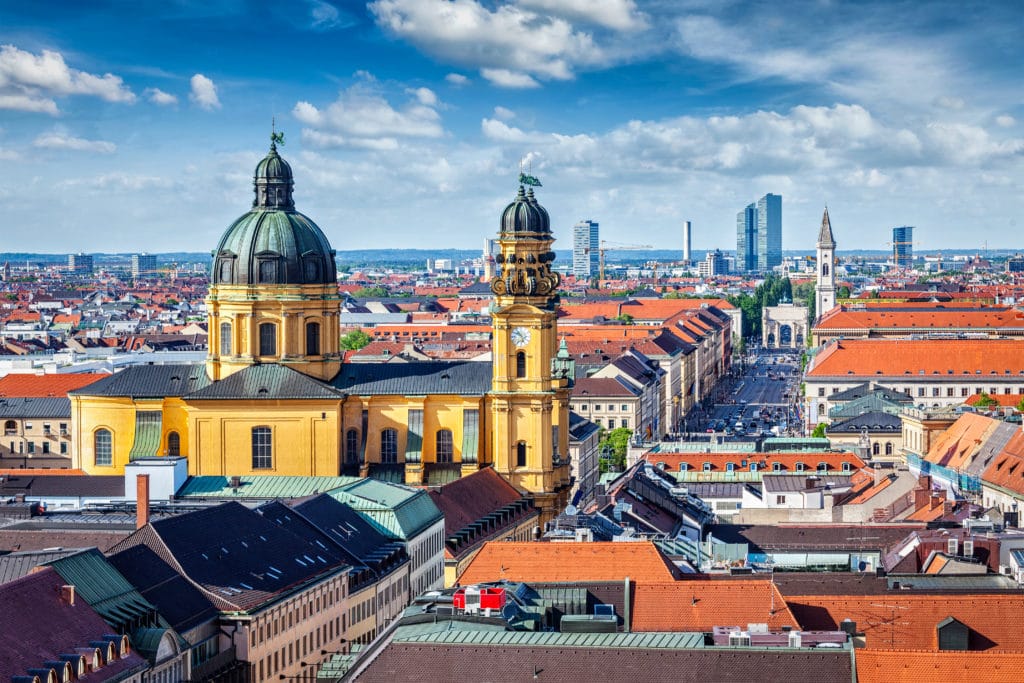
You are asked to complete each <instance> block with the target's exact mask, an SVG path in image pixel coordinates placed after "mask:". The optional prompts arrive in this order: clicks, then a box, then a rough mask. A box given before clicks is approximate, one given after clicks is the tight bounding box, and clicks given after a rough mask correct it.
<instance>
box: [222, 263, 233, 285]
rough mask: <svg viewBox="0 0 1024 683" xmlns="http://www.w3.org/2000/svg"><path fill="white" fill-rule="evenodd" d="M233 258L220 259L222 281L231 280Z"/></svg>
mask: <svg viewBox="0 0 1024 683" xmlns="http://www.w3.org/2000/svg"><path fill="white" fill-rule="evenodd" d="M231 266H232V264H231V259H229V258H222V259H221V260H220V281H221V282H231Z"/></svg>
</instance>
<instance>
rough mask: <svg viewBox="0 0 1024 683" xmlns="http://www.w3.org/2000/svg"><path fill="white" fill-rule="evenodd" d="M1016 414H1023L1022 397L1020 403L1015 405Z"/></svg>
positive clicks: (1023, 402) (1023, 404)
mask: <svg viewBox="0 0 1024 683" xmlns="http://www.w3.org/2000/svg"><path fill="white" fill-rule="evenodd" d="M1017 412H1018V413H1024V397H1022V398H1021V399H1020V402H1019V403H1018V404H1017Z"/></svg>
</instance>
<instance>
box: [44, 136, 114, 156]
mask: <svg viewBox="0 0 1024 683" xmlns="http://www.w3.org/2000/svg"><path fill="white" fill-rule="evenodd" d="M32 145H33V146H34V147H40V148H42V149H69V150H73V151H76V152H98V153H100V154H113V153H114V152H116V151H117V145H115V144H114V143H113V142H107V141H106V140H86V139H85V138H76V137H73V136H71V135H68V134H67V133H65V132H63V131H53V132H50V133H43V134H41V135H39V136H38V137H36V139H35V140H33V141H32Z"/></svg>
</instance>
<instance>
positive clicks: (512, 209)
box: [500, 185, 551, 239]
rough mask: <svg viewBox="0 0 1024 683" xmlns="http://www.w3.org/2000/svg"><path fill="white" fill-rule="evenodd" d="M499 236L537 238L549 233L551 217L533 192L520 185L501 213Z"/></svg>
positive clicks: (548, 235) (504, 237)
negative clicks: (513, 197)
mask: <svg viewBox="0 0 1024 683" xmlns="http://www.w3.org/2000/svg"><path fill="white" fill-rule="evenodd" d="M500 230H501V237H502V238H503V239H517V238H518V239H537V238H547V237H550V235H551V219H550V218H549V217H548V212H547V209H545V208H544V207H543V206H541V205H540V203H539V202H538V201H537V198H536V197H535V196H534V194H533V188H532V187H531V188H530V191H529V192H527V191H526V189H525V188H524V187H523V186H522V185H520V186H519V192H518V194H516V198H515V199H513V200H512V203H511V204H509V205H508V206H506V207H505V211H504V212H502V214H501V228H500Z"/></svg>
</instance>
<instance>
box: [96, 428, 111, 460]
mask: <svg viewBox="0 0 1024 683" xmlns="http://www.w3.org/2000/svg"><path fill="white" fill-rule="evenodd" d="M92 439H93V454H94V456H95V459H96V465H97V466H98V467H102V466H110V465H113V464H114V436H113V435H112V434H111V433H110V430H108V429H97V430H96V432H95V433H94V434H93V437H92Z"/></svg>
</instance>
